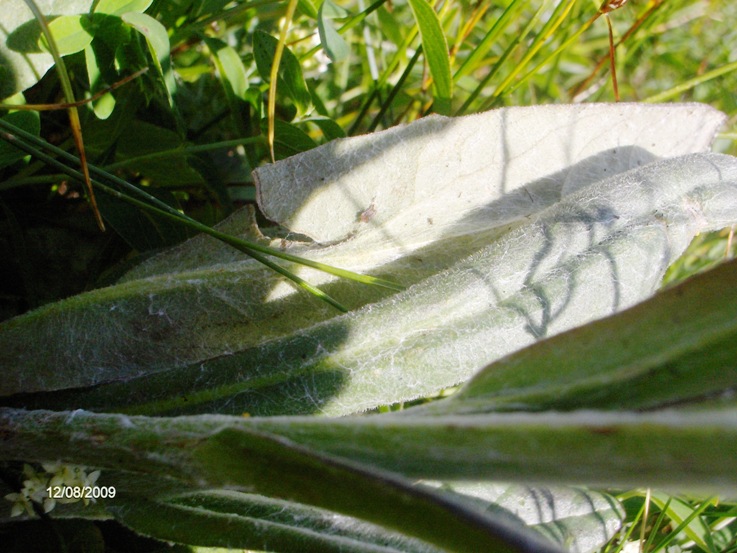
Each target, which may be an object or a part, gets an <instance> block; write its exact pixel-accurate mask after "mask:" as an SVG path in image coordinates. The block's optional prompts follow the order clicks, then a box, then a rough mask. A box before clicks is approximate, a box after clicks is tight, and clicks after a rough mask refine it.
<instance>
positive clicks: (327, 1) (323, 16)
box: [317, 0, 351, 61]
mask: <svg viewBox="0 0 737 553" xmlns="http://www.w3.org/2000/svg"><path fill="white" fill-rule="evenodd" d="M317 13H318V16H317V17H318V19H317V30H318V33H319V34H320V43H321V44H322V47H323V49H324V50H325V53H326V54H327V55H328V57H329V58H330V59H331V60H332V61H342V60H344V59H345V58H347V57H348V55H349V54H350V52H351V50H350V47H349V46H348V43H347V42H346V41H345V39H344V38H343V37H342V36H340V33H338V31H337V30H336V29H335V27H334V25H333V22H332V19H334V18H336V17H345V16H346V15H347V13H345V12H344V10H341V9H340V8H339V7H338V6H336V5H335V4H334V3H333V2H332V1H331V0H323V3H322V4H320V9H319V10H318V12H317Z"/></svg>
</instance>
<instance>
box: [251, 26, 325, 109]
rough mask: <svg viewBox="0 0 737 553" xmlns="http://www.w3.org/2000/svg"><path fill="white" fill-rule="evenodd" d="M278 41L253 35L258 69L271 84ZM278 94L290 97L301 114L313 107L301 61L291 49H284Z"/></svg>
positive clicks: (280, 66)
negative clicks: (272, 67) (270, 77)
mask: <svg viewBox="0 0 737 553" xmlns="http://www.w3.org/2000/svg"><path fill="white" fill-rule="evenodd" d="M277 43H278V40H277V39H276V38H274V37H273V36H271V35H270V34H268V33H266V32H264V31H261V30H258V29H257V30H256V32H255V33H253V55H254V58H255V59H256V67H257V68H258V72H259V74H260V75H261V78H262V79H263V80H264V82H269V76H270V74H271V66H272V65H273V63H274V54H275V53H276V45H277ZM277 86H278V92H279V93H281V94H283V95H285V96H286V97H288V98H289V99H290V100H292V101H293V102H294V104H295V105H296V106H297V108H298V110H299V112H300V113H302V114H304V113H306V112H308V111H309V110H310V109H311V107H312V96H311V95H310V91H309V89H308V88H307V84H306V83H305V79H304V76H303V75H302V67H301V66H300V63H299V60H298V59H297V57H296V56H295V55H294V54H293V53H292V51H291V50H290V49H289V48H286V47H285V48H284V53H283V54H282V59H281V63H280V64H279V80H278V84H277Z"/></svg>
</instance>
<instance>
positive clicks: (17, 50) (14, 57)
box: [0, 0, 93, 98]
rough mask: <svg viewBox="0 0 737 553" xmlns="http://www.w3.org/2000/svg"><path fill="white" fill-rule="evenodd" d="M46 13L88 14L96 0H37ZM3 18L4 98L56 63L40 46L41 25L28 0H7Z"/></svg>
mask: <svg viewBox="0 0 737 553" xmlns="http://www.w3.org/2000/svg"><path fill="white" fill-rule="evenodd" d="M36 4H37V5H38V7H39V9H40V10H41V12H42V13H44V14H46V15H57V16H63V15H75V14H81V13H87V12H88V11H89V9H90V6H91V5H92V4H93V1H92V0H68V1H65V2H57V1H56V0H36ZM2 10H3V11H2V14H3V21H2V25H0V59H2V60H3V63H2V64H0V98H7V97H8V96H12V95H13V94H15V93H16V92H19V91H21V90H25V89H26V88H28V87H30V86H32V85H34V84H36V83H37V82H38V80H39V79H40V78H41V77H42V76H43V75H44V73H46V71H48V69H49V68H51V66H52V65H54V60H53V58H52V57H51V54H48V53H46V52H43V51H42V50H41V49H40V48H39V47H38V40H39V38H40V37H41V28H40V27H39V25H38V23H37V22H36V21H35V19H34V18H33V14H32V13H31V11H30V10H29V9H28V6H26V3H25V2H24V0H3V3H2Z"/></svg>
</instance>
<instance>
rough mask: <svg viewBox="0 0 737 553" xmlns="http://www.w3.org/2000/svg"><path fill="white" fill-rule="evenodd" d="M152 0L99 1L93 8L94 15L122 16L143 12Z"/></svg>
mask: <svg viewBox="0 0 737 553" xmlns="http://www.w3.org/2000/svg"><path fill="white" fill-rule="evenodd" d="M152 2H153V0H100V2H99V4H97V6H96V7H95V13H106V14H108V15H123V14H124V13H129V12H138V13H143V12H145V11H146V10H147V9H148V7H149V6H150V5H151V4H152Z"/></svg>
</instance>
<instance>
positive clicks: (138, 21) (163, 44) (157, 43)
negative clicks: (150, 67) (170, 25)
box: [122, 12, 169, 63]
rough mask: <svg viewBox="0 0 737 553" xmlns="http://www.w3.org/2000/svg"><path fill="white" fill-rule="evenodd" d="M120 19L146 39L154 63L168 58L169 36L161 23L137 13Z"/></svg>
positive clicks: (126, 14)
mask: <svg viewBox="0 0 737 553" xmlns="http://www.w3.org/2000/svg"><path fill="white" fill-rule="evenodd" d="M122 19H123V21H125V22H126V23H127V24H128V25H130V26H131V27H133V28H134V29H136V30H137V31H138V32H139V33H141V34H142V35H143V36H144V37H146V42H147V43H148V45H149V47H150V48H151V54H152V56H153V58H154V61H157V62H159V63H161V62H162V61H164V60H166V59H168V58H169V36H168V35H167V33H166V28H165V27H164V26H163V25H162V24H161V23H159V22H158V21H156V20H155V19H154V18H153V17H151V16H150V15H146V14H145V13H138V12H127V13H124V14H123V15H122Z"/></svg>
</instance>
